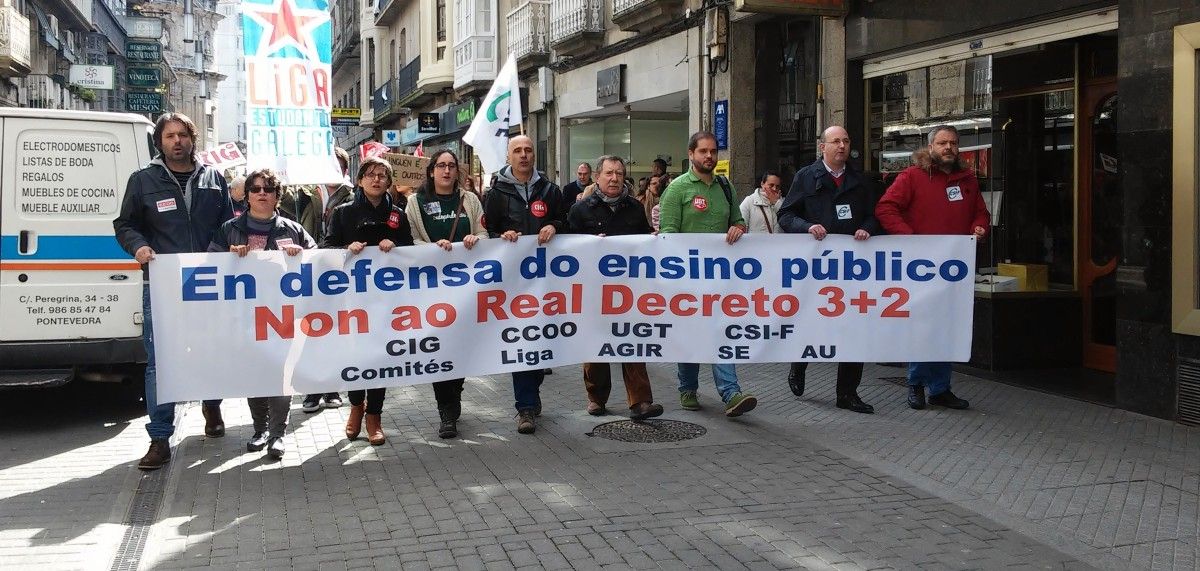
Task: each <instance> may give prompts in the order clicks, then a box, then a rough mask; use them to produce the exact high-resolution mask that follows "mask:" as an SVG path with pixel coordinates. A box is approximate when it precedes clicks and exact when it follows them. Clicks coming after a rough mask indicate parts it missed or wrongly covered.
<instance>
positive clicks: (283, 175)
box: [241, 0, 342, 184]
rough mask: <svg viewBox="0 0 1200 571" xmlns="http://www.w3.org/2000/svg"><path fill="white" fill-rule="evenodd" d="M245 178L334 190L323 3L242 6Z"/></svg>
mask: <svg viewBox="0 0 1200 571" xmlns="http://www.w3.org/2000/svg"><path fill="white" fill-rule="evenodd" d="M241 14H242V16H241V17H242V34H241V35H242V51H243V55H244V56H245V70H246V71H245V73H246V94H245V97H246V155H247V164H248V166H247V169H246V170H248V171H255V170H258V169H262V168H270V169H272V170H274V171H275V174H276V175H278V176H279V178H280V180H281V181H282V182H283V183H284V184H334V183H338V182H341V180H342V171H341V167H340V165H339V164H338V162H337V158H336V157H335V156H334V151H333V148H334V141H333V127H332V119H331V114H332V109H333V105H332V101H333V93H332V92H331V90H332V89H333V72H332V71H331V65H330V62H331V61H332V55H331V49H332V48H331V45H332V39H331V38H332V34H333V32H332V25H331V23H330V17H329V2H328V1H327V0H242V2H241Z"/></svg>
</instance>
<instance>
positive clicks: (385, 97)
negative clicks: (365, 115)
mask: <svg viewBox="0 0 1200 571" xmlns="http://www.w3.org/2000/svg"><path fill="white" fill-rule="evenodd" d="M395 103H396V78H392V79H389V80H387V81H385V82H383V85H380V86H379V88H378V89H376V90H375V92H374V93H372V94H371V111H372V112H373V113H374V116H375V120H376V121H379V120H380V119H382V118H384V117H386V116H388V115H390V114H391V113H392V106H393V105H395ZM396 107H399V106H398V105H396Z"/></svg>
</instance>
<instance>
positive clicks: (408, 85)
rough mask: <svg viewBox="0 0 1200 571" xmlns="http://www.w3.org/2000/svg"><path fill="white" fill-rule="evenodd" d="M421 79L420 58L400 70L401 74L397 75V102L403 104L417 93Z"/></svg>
mask: <svg viewBox="0 0 1200 571" xmlns="http://www.w3.org/2000/svg"><path fill="white" fill-rule="evenodd" d="M420 78H421V58H420V57H419V56H418V57H417V58H416V59H414V60H412V61H411V62H409V64H408V65H406V66H404V67H402V68H400V73H398V74H396V100H397V101H399V102H400V103H402V104H403V103H405V102H406V100H408V99H409V98H410V97H412V95H413V93H416V91H417V80H419V79H420Z"/></svg>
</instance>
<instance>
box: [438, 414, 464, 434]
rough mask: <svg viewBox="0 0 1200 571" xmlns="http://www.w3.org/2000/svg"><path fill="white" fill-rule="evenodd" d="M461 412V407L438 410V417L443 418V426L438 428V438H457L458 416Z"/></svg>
mask: <svg viewBox="0 0 1200 571" xmlns="http://www.w3.org/2000/svg"><path fill="white" fill-rule="evenodd" d="M452 409H459V410H452ZM460 410H461V407H446V408H443V409H440V410H438V416H440V417H441V418H442V424H441V426H439V427H438V437H440V438H455V437H457V436H458V415H459V412H460Z"/></svg>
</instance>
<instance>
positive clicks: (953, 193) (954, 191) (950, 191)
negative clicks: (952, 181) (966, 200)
mask: <svg viewBox="0 0 1200 571" xmlns="http://www.w3.org/2000/svg"><path fill="white" fill-rule="evenodd" d="M962 199H963V198H962V187H960V186H958V185H954V186H947V187H946V200H949V201H950V202H956V201H959V200H962Z"/></svg>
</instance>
